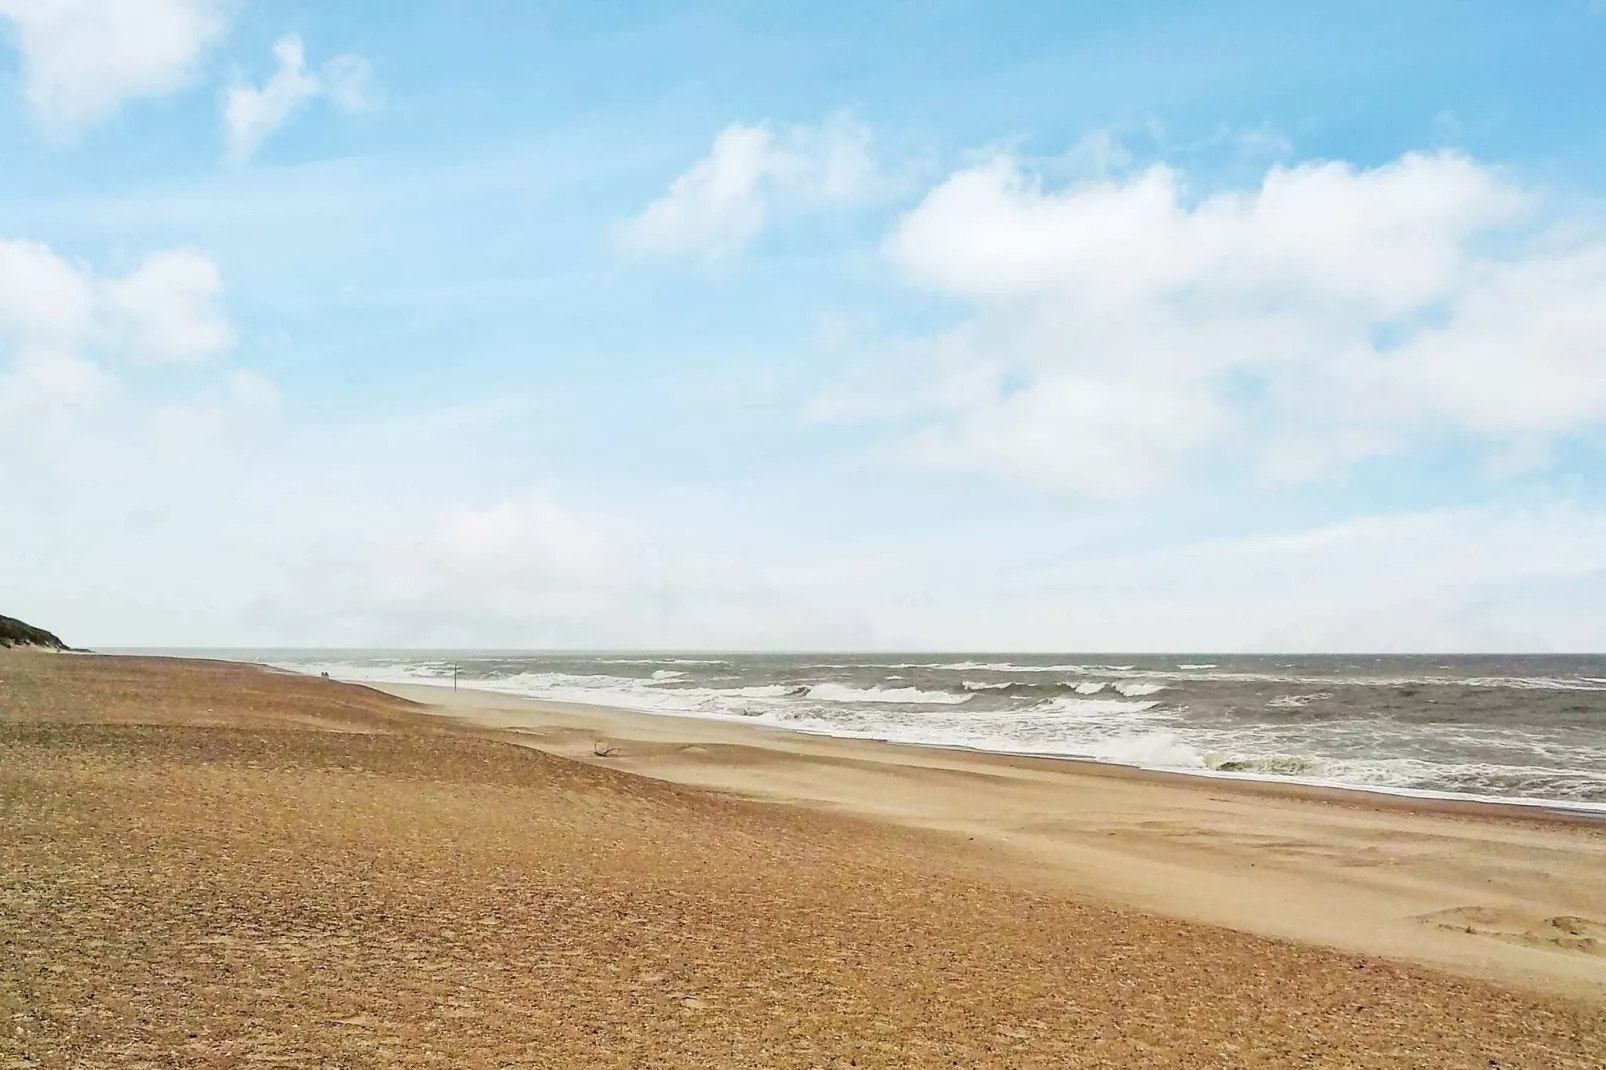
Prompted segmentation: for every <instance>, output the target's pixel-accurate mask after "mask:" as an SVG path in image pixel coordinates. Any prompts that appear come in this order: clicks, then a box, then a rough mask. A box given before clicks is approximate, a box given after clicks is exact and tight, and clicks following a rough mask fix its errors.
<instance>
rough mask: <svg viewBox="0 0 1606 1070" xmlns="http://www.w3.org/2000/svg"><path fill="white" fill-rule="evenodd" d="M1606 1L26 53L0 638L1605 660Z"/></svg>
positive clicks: (107, 37) (754, 7)
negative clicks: (7, 627)
mask: <svg viewBox="0 0 1606 1070" xmlns="http://www.w3.org/2000/svg"><path fill="white" fill-rule="evenodd" d="M1602 114H1606V4H1602V3H1600V2H1598V0H1543V2H1540V3H1533V4H1521V5H1518V4H1510V3H1504V2H1494V0H1414V2H1410V3H1401V2H1399V0H1389V2H1375V0H1344V2H1342V3H1339V2H1325V0H1312V2H1309V3H1301V4H1286V3H1277V2H1272V0H1198V2H1191V3H1182V2H1170V0H1150V2H1145V3H1131V2H1124V0H1102V2H1083V3H1074V2H1069V0H1066V2H1055V3H998V2H993V3H980V2H975V3H971V2H957V0H926V2H922V3H893V2H881V3H862V2H861V3H831V2H821V3H813V4H795V3H779V2H769V0H727V2H718V3H716V2H703V3H697V2H690V3H679V4H667V3H617V4H606V5H599V4H581V3H538V2H518V3H514V2H504V3H496V2H492V0H480V2H475V3H462V2H453V3H446V2H438V3H422V2H409V0H385V2H383V3H380V2H378V0H372V2H365V0H350V2H345V3H341V4H327V3H312V2H306V3H303V2H299V0H273V2H268V0H0V613H6V614H8V615H11V616H18V617H21V618H23V619H25V620H28V621H30V622H32V623H35V624H38V625H41V626H44V627H48V628H51V629H52V630H54V631H56V632H58V633H59V634H61V635H62V637H63V638H64V639H66V640H67V641H69V642H71V643H75V644H81V645H90V646H105V647H114V646H205V647H220V646H294V647H311V646H341V647H374V646H380V647H420V648H440V647H481V648H484V647H492V648H509V649H511V648H542V649H545V648H569V649H601V648H638V649H724V650H761V649H809V650H821V649H837V650H847V649H853V650H1044V651H1089V652H1096V651H1209V652H1239V651H1290V652H1297V651H1377V652H1392V651H1423V652H1457V651H1462V652H1475V651H1491V650H1498V651H1535V652H1543V651H1557V652H1561V651H1600V650H1603V649H1606V608H1603V607H1606V451H1603V431H1606V123H1603V122H1602V120H1601V118H1600V117H1601V115H1602Z"/></svg>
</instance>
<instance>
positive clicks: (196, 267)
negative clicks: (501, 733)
mask: <svg viewBox="0 0 1606 1070" xmlns="http://www.w3.org/2000/svg"><path fill="white" fill-rule="evenodd" d="M221 294H222V283H221V280H220V279H219V276H218V271H217V268H216V266H215V265H214V264H213V263H212V261H211V260H210V259H209V258H207V257H206V256H205V255H204V254H202V253H199V252H197V251H195V250H188V249H173V250H164V251H162V252H157V253H153V254H151V255H150V256H149V257H147V258H146V259H145V260H144V261H143V262H142V263H141V264H140V265H139V267H137V268H136V269H135V270H134V271H133V272H131V273H130V274H128V275H126V276H124V277H121V278H109V279H108V278H102V277H100V276H97V275H95V274H94V273H93V272H91V271H88V270H85V269H83V268H80V267H78V266H77V265H74V264H72V263H69V262H68V261H67V260H66V259H64V258H63V257H61V256H60V255H58V254H57V253H56V252H55V251H54V250H52V249H50V248H49V247H48V246H46V245H43V244H40V243H38V242H29V241H3V240H0V413H3V414H4V415H5V416H6V422H7V423H8V427H7V428H6V429H7V430H10V431H17V430H18V429H20V428H22V427H24V426H25V425H27V424H29V423H31V422H36V421H39V420H45V419H50V418H52V415H53V414H59V413H61V412H64V411H69V410H74V409H80V408H83V407H84V406H87V405H91V404H93V403H94V402H96V401H98V400H99V399H101V398H103V397H104V396H105V395H106V394H107V393H109V392H110V391H111V389H112V387H113V385H114V383H115V376H114V375H113V374H112V373H111V372H110V371H108V370H107V368H106V367H105V364H104V361H105V360H106V358H108V357H111V358H116V357H118V356H122V355H129V356H132V357H134V358H136V359H138V360H141V361H145V362H165V361H179V362H189V363H193V362H196V361H199V360H203V359H206V358H209V357H214V356H217V355H220V354H222V353H224V352H226V351H227V350H228V349H229V348H230V346H231V345H232V344H233V332H232V331H231V329H230V327H229V324H228V322H227V320H226V319H225V318H224V315H223V313H222V311H221V310H220V308H219V301H220V298H221ZM8 357H9V360H7V358H8Z"/></svg>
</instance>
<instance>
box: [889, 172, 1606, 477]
mask: <svg viewBox="0 0 1606 1070" xmlns="http://www.w3.org/2000/svg"><path fill="white" fill-rule="evenodd" d="M1540 202H1541V199H1540V198H1539V197H1538V196H1537V195H1535V194H1534V193H1532V192H1530V191H1527V190H1524V189H1522V188H1520V187H1518V186H1517V185H1515V184H1514V183H1512V182H1511V181H1510V180H1508V179H1507V178H1505V177H1504V176H1502V175H1501V174H1500V173H1499V172H1497V171H1496V170H1494V169H1492V168H1489V167H1486V166H1484V165H1481V164H1479V163H1478V162H1476V161H1474V160H1471V159H1469V158H1467V157H1465V156H1461V155H1457V154H1454V153H1439V154H1432V155H1423V154H1409V155H1406V156H1403V157H1401V158H1400V159H1398V160H1396V161H1393V162H1392V163H1389V164H1386V165H1384V166H1381V167H1377V168H1372V169H1358V168H1355V167H1352V166H1349V165H1346V164H1343V163H1309V164H1302V165H1299V166H1294V167H1283V166H1276V167H1273V168H1271V169H1270V170H1269V171H1268V172H1267V173H1266V175H1265V177H1264V179H1263V181H1262V182H1261V183H1260V185H1259V186H1258V188H1254V189H1248V190H1230V191H1225V192H1216V193H1211V194H1208V195H1203V196H1199V195H1193V194H1191V193H1190V191H1189V189H1188V187H1187V183H1186V181H1185V178H1184V176H1183V175H1181V174H1179V173H1177V172H1176V171H1174V170H1172V169H1170V168H1167V167H1163V166H1155V167H1151V168H1148V169H1147V170H1143V171H1140V172H1137V173H1135V174H1129V175H1127V176H1124V177H1119V178H1104V179H1100V180H1098V181H1092V182H1084V183H1079V184H1074V185H1071V186H1068V187H1064V188H1048V187H1047V186H1046V185H1045V183H1044V182H1043V180H1042V179H1041V177H1040V176H1039V175H1037V174H1036V173H1034V172H1032V171H1031V170H1029V169H1028V168H1026V167H1025V166H1023V165H1022V164H1021V163H1020V162H1019V161H1017V160H1015V159H1013V158H1010V157H1003V158H999V159H995V160H992V161H989V162H986V163H984V164H980V165H978V166H974V167H971V168H968V169H966V170H963V171H960V172H958V173H956V174H954V175H951V176H950V177H949V178H947V179H946V180H945V181H943V182H942V183H941V184H939V185H938V186H937V187H936V188H934V189H933V190H931V191H930V192H929V193H928V194H927V195H926V197H925V198H924V200H923V201H922V202H921V203H920V204H919V205H918V206H917V207H915V208H914V209H913V210H911V211H910V212H908V213H907V214H906V215H905V216H903V218H902V219H901V220H900V221H899V222H898V224H897V225H896V226H895V228H894V229H893V230H892V232H891V233H890V235H889V236H888V238H887V241H886V245H885V251H886V255H887V257H888V258H889V260H890V261H891V263H892V264H893V265H895V267H896V268H897V269H899V271H900V272H901V273H902V274H903V275H904V277H906V278H907V279H909V280H911V281H913V282H914V283H916V284H918V285H920V286H923V287H926V288H929V289H932V290H935V291H938V292H940V293H943V294H946V295H948V296H950V297H952V298H954V299H956V300H957V301H959V302H962V303H963V304H964V305H965V306H968V307H969V308H970V309H971V310H972V318H971V320H970V321H969V322H967V323H966V324H965V325H964V327H963V328H962V329H961V330H959V331H957V332H954V333H952V334H950V335H948V336H946V337H944V338H942V339H940V340H934V342H933V344H934V345H936V346H937V347H938V348H939V349H940V350H941V352H942V360H941V366H942V372H941V375H943V376H947V377H950V378H952V377H953V376H954V375H955V374H956V372H955V370H954V369H955V365H956V364H958V365H961V366H962V367H968V369H969V372H968V374H969V379H970V381H972V382H973V383H975V382H981V383H984V384H985V387H984V388H982V389H975V388H973V389H971V390H970V391H968V392H967V393H965V394H964V395H962V396H959V397H957V398H953V397H950V398H948V399H946V400H944V401H941V402H934V403H933V404H931V405H929V406H928V408H927V413H926V418H925V420H924V421H923V423H922V425H921V426H920V427H919V428H918V429H917V430H916V431H915V432H914V433H912V434H909V435H906V436H905V437H904V439H903V440H902V441H901V444H900V445H899V446H898V450H899V451H900V453H901V454H902V455H903V456H904V457H906V458H907V459H910V460H913V461H915V462H917V463H921V464H927V465H932V466H937V467H943V468H950V469H965V470H975V471H982V472H990V473H995V474H1002V475H1005V476H1008V477H1010V478H1014V479H1020V480H1024V481H1027V482H1031V483H1036V484H1040V485H1043V486H1048V487H1053V488H1057V489H1061V490H1065V491H1070V492H1081V493H1090V494H1099V495H1105V494H1111V493H1135V492H1141V491H1144V490H1147V489H1151V488H1153V487H1155V486H1158V485H1161V484H1163V483H1164V482H1166V481H1167V480H1168V479H1170V478H1171V477H1172V476H1173V475H1174V473H1175V472H1176V471H1178V470H1179V469H1180V468H1183V467H1186V466H1188V465H1190V464H1201V463H1209V462H1217V463H1219V462H1223V461H1226V460H1230V459H1231V458H1232V457H1234V456H1246V457H1249V458H1250V459H1251V460H1252V461H1253V463H1254V465H1255V466H1256V469H1257V470H1258V471H1259V472H1260V473H1261V474H1262V475H1264V476H1266V477H1269V478H1274V479H1294V480H1297V479H1308V478H1312V477H1316V476H1320V475H1322V474H1324V473H1328V472H1332V471H1334V470H1337V469H1341V468H1343V467H1344V466H1345V465H1348V464H1350V463H1353V462H1354V461H1356V460H1359V459H1361V458H1364V457H1369V456H1376V455H1379V454H1385V453H1390V452H1394V451H1397V450H1400V449H1404V448H1408V447H1409V446H1410V445H1411V443H1413V442H1415V441H1420V440H1422V439H1425V438H1432V437H1434V436H1440V437H1443V436H1450V435H1473V436H1479V437H1481V438H1484V439H1486V440H1489V441H1490V442H1492V443H1494V444H1495V445H1496V446H1498V447H1500V448H1501V449H1506V450H1509V449H1510V448H1511V443H1512V442H1513V441H1517V440H1520V441H1521V442H1523V443H1531V442H1532V441H1534V440H1545V439H1549V438H1552V437H1555V436H1562V435H1567V434H1571V433H1576V432H1580V431H1583V430H1586V429H1588V428H1591V427H1593V426H1596V425H1597V424H1599V423H1600V422H1601V421H1603V420H1606V241H1603V240H1602V239H1601V238H1600V237H1598V236H1585V237H1582V238H1579V237H1576V236H1575V237H1573V238H1572V239H1571V240H1568V241H1560V240H1558V239H1556V238H1554V236H1552V235H1549V234H1547V233H1545V232H1544V231H1543V230H1542V229H1540V228H1539V227H1537V226H1536V225H1535V224H1534V223H1533V222H1532V220H1533V219H1534V218H1536V215H1537V211H1536V210H1537V208H1538V207H1539V206H1540ZM956 352H958V353H959V354H961V355H962V356H961V357H960V358H958V359H956V357H955V353H956ZM929 374H930V375H931V376H935V375H937V374H938V373H937V372H935V371H933V372H931V373H929ZM906 392H907V394H908V395H909V396H920V395H922V394H926V395H928V396H934V395H932V391H931V390H930V384H929V383H920V382H916V383H911V384H908V388H907V391H906ZM1529 452H1530V453H1531V452H1532V451H1531V450H1530V451H1529Z"/></svg>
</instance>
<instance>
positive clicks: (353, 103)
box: [223, 35, 372, 163]
mask: <svg viewBox="0 0 1606 1070" xmlns="http://www.w3.org/2000/svg"><path fill="white" fill-rule="evenodd" d="M273 55H274V58H275V59H276V60H277V61H278V64H279V65H278V69H277V70H275V71H274V72H273V74H272V76H270V77H269V78H268V80H267V81H266V82H265V83H263V84H262V86H261V87H260V88H259V87H257V86H253V85H248V84H243V83H242V84H239V85H235V86H233V87H232V88H230V89H229V90H228V92H226V93H225V94H224V95H223V130H224V138H225V141H226V143H227V149H226V154H227V158H228V159H229V160H231V161H232V162H235V163H240V162H243V161H245V160H248V159H250V158H251V157H252V156H253V155H254V154H255V153H256V151H257V149H258V148H260V147H261V146H262V143H263V142H264V141H266V140H267V139H268V138H269V137H271V136H273V134H274V133H275V132H276V131H277V130H278V129H279V128H280V127H282V126H284V124H285V123H286V122H288V121H289V120H290V117H291V116H293V115H294V114H295V113H296V112H297V111H299V110H301V108H303V107H305V106H306V105H307V104H309V103H311V102H312V101H314V100H317V99H318V98H319V97H326V98H327V99H328V100H329V101H330V102H331V103H332V104H334V106H335V107H336V108H338V109H340V110H341V111H344V112H348V113H349V112H356V111H362V110H363V109H365V108H367V107H368V106H369V105H370V103H371V101H372V89H371V85H370V83H371V76H372V72H371V70H370V67H369V64H368V61H367V60H365V59H363V58H362V57H361V56H356V55H341V56H336V57H334V58H333V59H331V60H329V61H328V62H326V63H324V64H323V66H322V67H320V68H318V69H316V70H309V69H308V68H307V57H306V49H305V48H304V47H303V46H302V43H301V39H300V38H299V37H296V36H293V35H292V36H289V37H283V38H280V39H279V41H278V42H277V43H276V44H275V45H274V46H273Z"/></svg>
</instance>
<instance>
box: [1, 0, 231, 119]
mask: <svg viewBox="0 0 1606 1070" xmlns="http://www.w3.org/2000/svg"><path fill="white" fill-rule="evenodd" d="M225 10H226V8H225V5H224V4H223V3H221V2H219V0H0V18H7V19H10V20H11V22H12V24H13V26H14V28H15V32H16V40H17V43H18V45H19V46H20V48H21V51H22V57H23V62H24V65H25V66H26V68H27V94H28V102H29V104H30V105H32V107H33V109H34V112H35V113H36V114H37V115H38V116H39V118H40V119H41V120H42V121H43V122H44V123H45V124H46V125H47V126H48V127H50V128H51V129H54V130H57V131H60V132H71V131H72V130H74V129H76V128H78V127H80V126H83V125H85V124H87V123H92V122H95V121H97V120H99V119H104V118H105V117H106V116H108V115H110V114H111V113H112V112H114V111H116V110H117V108H118V106H119V105H121V104H122V102H123V101H125V100H128V99H131V98H135V97H149V96H157V95H160V94H163V93H168V92H172V91H173V90H175V89H178V88H180V87H181V86H183V85H184V84H185V83H186V82H187V81H188V80H189V78H190V76H191V75H192V74H193V73H194V71H195V67H196V64H197V61H198V60H199V58H200V56H201V54H202V52H203V51H204V50H205V48H206V46H207V45H208V44H210V43H211V42H212V41H214V40H215V39H216V38H217V37H218V36H219V35H220V34H221V33H222V32H223V30H224V27H225V25H226V20H225V17H224V13H225Z"/></svg>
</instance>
